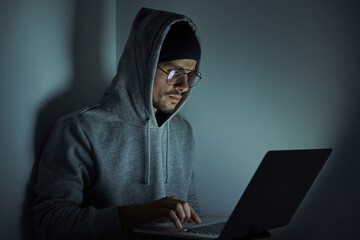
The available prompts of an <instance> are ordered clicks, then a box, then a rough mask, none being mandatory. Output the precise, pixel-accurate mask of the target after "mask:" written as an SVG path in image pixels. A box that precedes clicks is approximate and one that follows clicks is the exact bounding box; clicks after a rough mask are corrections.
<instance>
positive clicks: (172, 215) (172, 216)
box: [169, 210, 182, 230]
mask: <svg viewBox="0 0 360 240" xmlns="http://www.w3.org/2000/svg"><path fill="white" fill-rule="evenodd" d="M169 217H170V219H171V221H172V222H173V223H174V225H175V226H176V228H177V229H179V230H181V229H182V225H181V222H180V220H179V218H178V217H177V215H176V213H175V211H173V210H170V211H169Z"/></svg>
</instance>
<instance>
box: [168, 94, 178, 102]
mask: <svg viewBox="0 0 360 240" xmlns="http://www.w3.org/2000/svg"><path fill="white" fill-rule="evenodd" d="M168 97H169V98H170V99H171V100H172V101H173V102H180V100H181V97H180V96H178V95H168Z"/></svg>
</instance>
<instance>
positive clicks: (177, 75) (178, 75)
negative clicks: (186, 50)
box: [167, 70, 200, 87]
mask: <svg viewBox="0 0 360 240" xmlns="http://www.w3.org/2000/svg"><path fill="white" fill-rule="evenodd" d="M184 75H185V72H184V71H179V70H171V71H170V72H169V74H168V78H167V79H168V83H169V84H175V83H176V82H177V81H178V80H180V79H183V77H184ZM186 75H187V77H188V85H189V86H190V87H193V86H195V85H196V84H197V82H198V81H199V79H200V78H199V76H198V75H197V74H196V73H195V72H189V73H188V74H186Z"/></svg>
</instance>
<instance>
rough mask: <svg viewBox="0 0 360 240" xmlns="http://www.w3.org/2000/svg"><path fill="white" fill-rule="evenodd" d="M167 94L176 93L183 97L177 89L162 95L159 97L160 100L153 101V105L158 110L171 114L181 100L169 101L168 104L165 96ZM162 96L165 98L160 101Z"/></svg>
mask: <svg viewBox="0 0 360 240" xmlns="http://www.w3.org/2000/svg"><path fill="white" fill-rule="evenodd" d="M169 95H178V96H179V97H180V96H181V97H183V95H184V94H180V93H179V92H177V91H174V92H167V93H166V94H165V95H164V96H162V97H160V101H154V102H153V107H154V108H156V109H157V110H158V111H160V112H163V113H166V114H172V113H174V112H175V110H176V106H177V105H178V104H180V102H181V100H180V101H179V102H178V103H172V102H169V103H168V104H167V103H166V100H167V99H166V98H168V96H169ZM162 98H165V99H166V100H164V101H161V99H162Z"/></svg>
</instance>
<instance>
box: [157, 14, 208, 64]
mask: <svg viewBox="0 0 360 240" xmlns="http://www.w3.org/2000/svg"><path fill="white" fill-rule="evenodd" d="M200 56H201V50H200V44H199V41H198V40H197V38H196V36H195V32H194V30H193V29H192V28H191V27H190V26H189V24H188V23H187V22H185V21H181V22H177V23H174V24H173V25H172V26H171V28H170V30H169V32H168V33H167V35H166V37H165V40H164V42H163V44H162V48H161V51H160V56H159V63H162V62H167V61H172V60H177V59H193V60H195V61H196V62H197V63H199V61H200Z"/></svg>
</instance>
